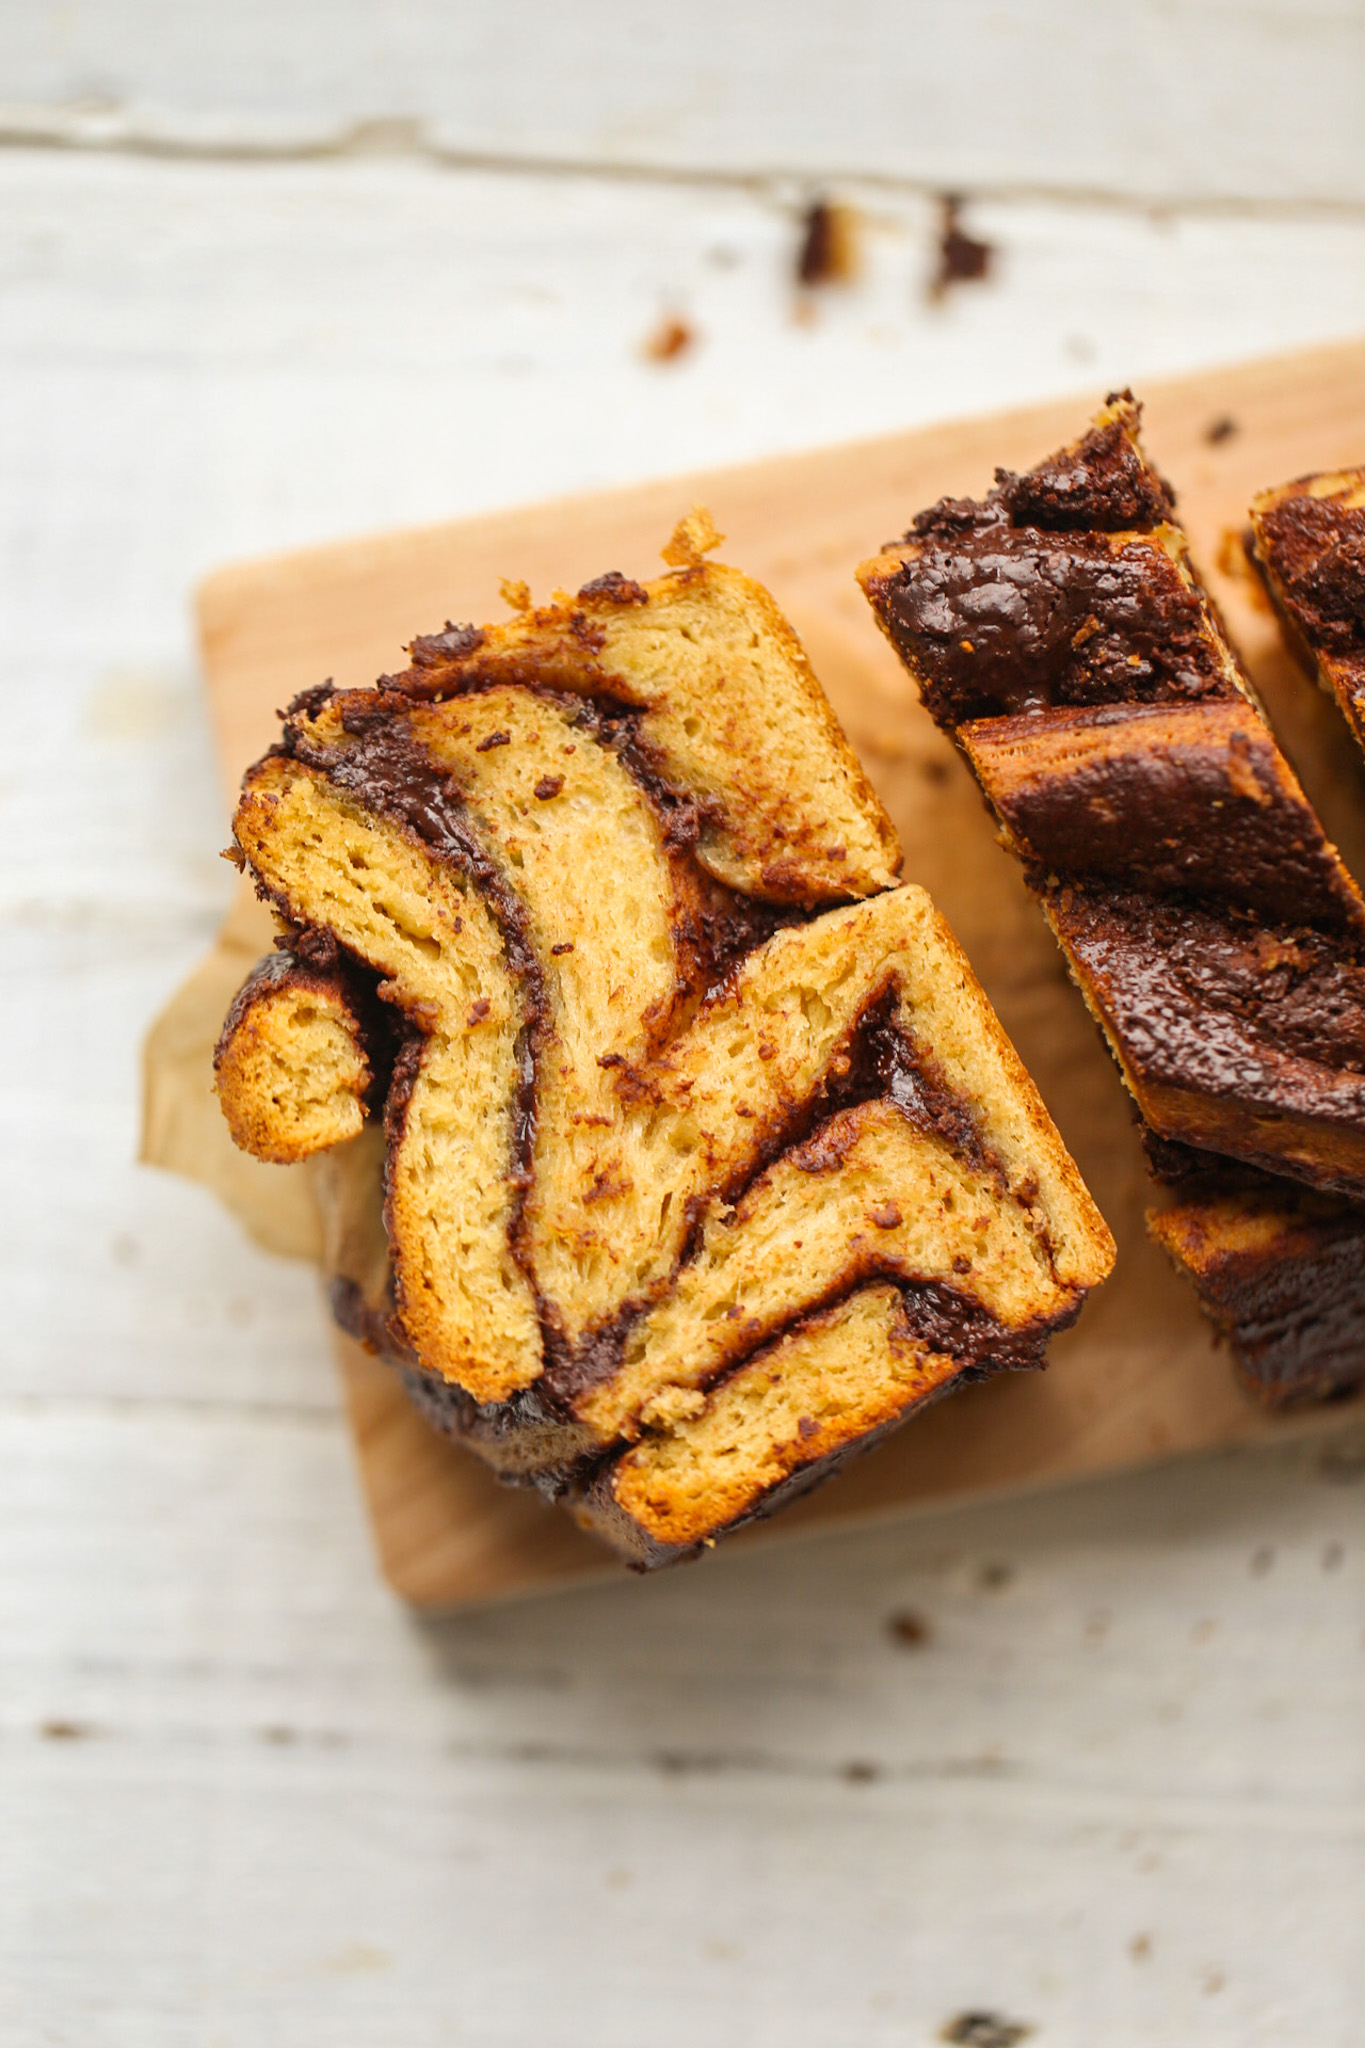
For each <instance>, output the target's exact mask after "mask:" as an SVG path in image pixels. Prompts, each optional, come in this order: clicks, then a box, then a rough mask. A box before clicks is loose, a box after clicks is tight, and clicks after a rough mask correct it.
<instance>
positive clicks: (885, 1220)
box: [872, 1202, 905, 1230]
mask: <svg viewBox="0 0 1365 2048" xmlns="http://www.w3.org/2000/svg"><path fill="white" fill-rule="evenodd" d="M872 1221H873V1222H874V1223H875V1224H876V1226H877V1228H878V1230H899V1229H900V1226H901V1224H902V1223H904V1221H905V1218H904V1217H903V1216H902V1215H901V1212H900V1210H899V1209H898V1208H897V1207H896V1204H895V1203H894V1202H878V1204H877V1206H876V1208H875V1209H874V1210H873V1211H872Z"/></svg>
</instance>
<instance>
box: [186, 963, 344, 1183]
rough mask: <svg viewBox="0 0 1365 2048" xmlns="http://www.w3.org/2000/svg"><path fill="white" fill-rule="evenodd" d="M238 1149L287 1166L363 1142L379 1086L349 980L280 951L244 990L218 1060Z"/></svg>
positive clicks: (220, 1088) (221, 1095)
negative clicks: (369, 1103)
mask: <svg viewBox="0 0 1365 2048" xmlns="http://www.w3.org/2000/svg"><path fill="white" fill-rule="evenodd" d="M213 1068H214V1087H215V1089H216V1091H217V1094H218V1100H219V1103H220V1105H221V1107H222V1111H223V1115H224V1116H225V1117H226V1118H227V1123H228V1128H229V1130H230V1131H231V1132H232V1137H233V1142H234V1143H235V1144H237V1145H240V1147H241V1148H242V1150H243V1151H244V1152H250V1153H253V1154H254V1156H255V1157H256V1158H257V1159H264V1160H266V1161H268V1162H269V1163H271V1164H273V1165H277V1166H289V1165H293V1164H294V1163H295V1162H297V1161H298V1160H300V1159H307V1158H308V1157H310V1156H311V1154H313V1153H315V1152H323V1151H326V1150H327V1149H328V1148H329V1147H330V1146H333V1145H340V1144H344V1143H345V1141H346V1140H347V1139H348V1138H354V1137H355V1136H356V1135H357V1134H358V1132H359V1131H360V1128H361V1126H362V1124H363V1122H364V1119H365V1102H366V1097H367V1096H368V1094H369V1092H370V1088H371V1085H372V1082H373V1080H374V1075H373V1071H372V1069H371V1066H370V1061H369V1056H368V1050H367V1047H366V1043H365V1030H364V1023H363V1020H362V1019H361V1017H360V1016H359V1015H358V1014H357V1010H356V1006H355V1002H354V998H353V992H352V990H351V989H350V987H349V986H348V984H347V981H346V978H345V976H344V975H343V974H342V973H340V972H339V971H338V970H337V969H335V968H333V969H331V970H330V971H329V970H326V969H319V968H316V967H312V966H310V965H309V964H308V963H307V962H306V961H303V960H298V959H295V958H294V957H293V956H292V955H291V954H288V953H270V954H267V955H266V957H265V959H264V960H262V961H260V962H259V963H258V964H257V966H256V967H255V968H253V970H252V972H251V974H250V975H249V976H248V977H247V980H246V981H245V982H244V983H243V985H242V987H241V989H239V991H238V993H237V996H236V999H235V1001H234V1002H233V1005H232V1008H231V1010H230V1011H229V1012H228V1015H227V1018H226V1020H225V1022H224V1025H223V1030H222V1034H221V1036H220V1037H219V1040H218V1045H217V1048H216V1050H215V1052H214V1057H213Z"/></svg>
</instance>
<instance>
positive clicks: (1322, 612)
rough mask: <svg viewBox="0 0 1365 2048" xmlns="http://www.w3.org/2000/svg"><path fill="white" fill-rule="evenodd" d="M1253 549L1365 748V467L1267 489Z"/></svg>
mask: <svg viewBox="0 0 1365 2048" xmlns="http://www.w3.org/2000/svg"><path fill="white" fill-rule="evenodd" d="M1248 552H1249V553H1250V556H1251V560H1252V563H1253V565H1254V566H1255V568H1256V569H1258V570H1259V572H1260V574H1261V576H1262V578H1263V579H1264V581H1265V585H1266V588H1267V590H1268V591H1269V593H1270V596H1271V599H1272V601H1273V603H1274V605H1275V609H1276V611H1277V612H1278V613H1279V615H1280V621H1281V623H1282V625H1283V626H1284V629H1285V637H1286V639H1287V640H1288V641H1289V644H1290V646H1291V647H1292V648H1293V650H1294V652H1295V654H1296V655H1297V656H1298V658H1299V660H1300V661H1301V662H1302V664H1303V666H1304V667H1305V668H1306V669H1307V671H1308V673H1309V675H1310V676H1313V677H1314V678H1315V680H1316V681H1317V682H1318V683H1320V684H1321V686H1322V688H1323V689H1324V690H1326V691H1327V692H1328V693H1329V694H1330V695H1331V696H1333V697H1335V698H1336V700H1337V703H1338V704H1339V705H1340V706H1341V709H1342V711H1343V713H1344V714H1345V717H1346V720H1347V723H1348V724H1349V725H1350V728H1351V730H1352V732H1353V733H1354V734H1355V736H1356V738H1357V739H1358V740H1359V742H1360V744H1361V746H1362V747H1365V469H1343V470H1335V471H1330V472H1325V473H1323V474H1321V475H1318V476H1305V477H1300V478H1299V479H1298V481H1297V482H1296V483H1292V484H1281V485H1280V486H1279V487H1278V489H1276V490H1273V491H1262V492H1261V494H1260V496H1259V497H1258V498H1257V499H1256V500H1255V502H1254V503H1253V505H1252V507H1251V537H1250V547H1249V550H1248Z"/></svg>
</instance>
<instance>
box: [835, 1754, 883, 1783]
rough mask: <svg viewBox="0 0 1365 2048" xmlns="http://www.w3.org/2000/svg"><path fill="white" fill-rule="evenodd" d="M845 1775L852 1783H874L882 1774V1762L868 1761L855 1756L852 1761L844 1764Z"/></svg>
mask: <svg viewBox="0 0 1365 2048" xmlns="http://www.w3.org/2000/svg"><path fill="white" fill-rule="evenodd" d="M843 1775H844V1777H845V1778H847V1780H848V1782H849V1784H850V1785H873V1784H875V1783H876V1781H877V1779H878V1778H880V1777H881V1775H882V1769H881V1765H880V1764H873V1763H868V1762H867V1761H866V1760H865V1759H864V1758H862V1757H855V1758H854V1760H853V1761H852V1763H847V1764H845V1765H844V1770H843Z"/></svg>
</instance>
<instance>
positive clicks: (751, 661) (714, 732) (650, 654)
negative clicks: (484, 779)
mask: <svg viewBox="0 0 1365 2048" xmlns="http://www.w3.org/2000/svg"><path fill="white" fill-rule="evenodd" d="M411 651H412V655H413V667H412V668H411V669H410V670H409V671H408V673H407V675H406V676H404V677H401V678H399V679H398V681H399V683H400V686H402V687H406V688H410V689H412V690H413V691H414V692H418V693H420V694H422V695H431V696H435V695H442V696H444V695H451V694H455V693H458V692H462V691H466V690H472V689H485V688H487V687H488V686H489V684H490V683H494V682H503V681H505V682H511V683H514V684H519V685H527V684H530V685H532V686H534V687H537V688H543V687H549V688H552V689H557V690H567V691H572V692H575V693H577V694H581V695H584V696H587V697H590V698H593V699H606V700H609V701H612V702H617V703H621V704H626V705H631V706H634V707H637V708H638V709H639V710H640V711H641V712H642V714H643V715H642V717H641V720H640V733H641V737H642V739H643V741H644V743H645V745H646V746H647V747H648V748H649V749H650V750H651V751H652V752H653V754H654V755H655V757H656V758H657V761H658V763H659V766H660V769H661V771H662V773H663V774H664V775H665V776H666V777H667V778H668V779H670V780H672V781H674V782H676V783H677V784H678V785H679V786H681V787H683V788H686V789H687V790H689V791H690V792H691V793H692V794H693V796H694V797H695V798H696V799H697V801H698V802H699V804H700V805H701V807H702V816H701V837H700V841H699V844H698V847H697V858H698V860H699V861H700V862H701V864H702V866H703V867H705V868H706V869H707V870H708V871H709V872H710V873H712V874H713V875H714V876H715V877H716V879H717V880H718V881H721V882H724V883H725V884H726V885H727V886H728V887H730V888H734V889H739V890H742V891H743V892H744V893H745V894H746V895H750V896H756V897H759V898H760V899H764V900H767V901H770V902H775V903H815V902H837V901H839V900H841V899H846V898H848V897H854V896H868V895H871V894H872V893H873V892H874V891H875V890H878V889H884V888H886V887H887V886H888V885H889V884H890V883H891V882H892V881H894V879H895V875H896V873H897V871H898V869H899V867H900V861H901V854H900V847H899V845H898V843H897V840H896V835H895V831H894V829H893V827H892V825H891V821H890V819H889V818H888V817H887V816H886V813H885V812H884V811H883V809H882V807H881V805H880V803H879V802H878V801H877V798H876V796H875V794H874V793H873V790H872V787H871V784H870V783H869V782H868V780H867V777H866V775H865V774H864V773H863V769H862V766H861V764H860V762H859V761H858V758H857V756H856V755H855V754H854V752H853V750H852V748H851V747H850V746H849V744H848V742H847V740H846V739H845V738H844V735H843V732H842V731H841V729H840V727H839V724H838V721H837V720H836V719H835V717H834V714H833V712H832V711H831V710H830V708H829V704H828V701H827V699H826V697H825V694H824V692H823V690H822V689H821V688H820V685H819V683H818V681H817V680H816V677H815V675H814V672H813V671H812V669H811V666H810V662H809V661H808V660H807V658H806V653H805V649H804V648H803V647H802V645H801V643H800V641H799V640H798V639H797V637H796V634H795V633H794V632H793V631H792V628H791V626H790V625H789V624H788V622H787V620H786V619H785V618H784V617H783V615H782V613H781V612H780V611H779V609H778V607H777V605H776V604H775V603H774V601H773V599H772V597H771V596H770V595H769V593H768V592H767V591H766V590H765V589H764V588H763V587H762V585H761V584H758V583H755V582H754V581H753V579H752V578H751V577H748V576H745V575H743V574H742V573H741V571H739V570H738V569H730V568H726V567H725V566H724V565H722V564H720V563H713V562H705V561H703V560H701V558H700V556H699V555H698V556H696V557H695V558H694V559H693V560H692V561H691V562H690V563H689V564H688V565H687V566H686V567H683V568H680V569H677V570H675V571H674V572H673V573H672V574H670V575H667V576H661V577H658V578H656V579H655V580H654V581H653V582H650V583H644V584H639V583H629V582H627V581H626V579H624V578H613V577H603V578H598V579H597V581H596V583H593V584H588V585H585V586H584V588H583V589H582V590H581V591H579V593H578V595H577V597H573V598H570V597H567V596H561V597H559V598H557V599H556V600H555V601H554V602H552V603H551V604H548V605H542V606H540V607H539V608H538V609H533V610H529V611H523V612H520V613H518V614H517V615H516V616H515V617H513V618H511V619H508V620H505V621H503V622H502V623H501V624H499V625H491V626H484V627H482V628H480V629H479V630H478V632H477V634H472V635H470V634H467V633H463V629H461V631H457V632H455V633H454V634H453V635H452V634H449V633H448V634H446V635H438V636H435V637H434V638H433V639H430V640H418V641H416V642H414V644H413V648H412V650H411Z"/></svg>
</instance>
